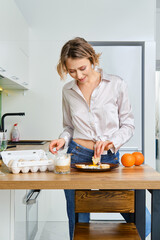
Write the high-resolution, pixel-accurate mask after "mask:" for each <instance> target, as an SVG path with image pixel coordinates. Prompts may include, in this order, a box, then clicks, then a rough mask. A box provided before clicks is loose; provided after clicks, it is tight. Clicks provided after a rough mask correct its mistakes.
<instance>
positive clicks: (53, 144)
mask: <svg viewBox="0 0 160 240" xmlns="http://www.w3.org/2000/svg"><path fill="white" fill-rule="evenodd" d="M64 144H65V140H64V138H59V139H55V140H52V141H51V143H50V145H49V151H50V152H51V153H53V154H56V153H57V152H58V151H59V149H60V148H61V147H63V146H64ZM54 148H56V151H54V150H53V149H54Z"/></svg>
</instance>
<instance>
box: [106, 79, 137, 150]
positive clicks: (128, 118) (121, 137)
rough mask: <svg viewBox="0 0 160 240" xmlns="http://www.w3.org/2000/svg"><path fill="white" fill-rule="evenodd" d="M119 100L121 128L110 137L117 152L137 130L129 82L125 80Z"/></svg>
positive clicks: (120, 89)
mask: <svg viewBox="0 0 160 240" xmlns="http://www.w3.org/2000/svg"><path fill="white" fill-rule="evenodd" d="M117 102H118V116H119V130H117V131H116V132H114V134H113V135H112V136H111V138H110V139H109V140H110V141H112V142H113V144H114V151H115V152H117V151H118V149H119V148H120V147H121V146H122V145H123V144H125V143H126V142H128V140H129V139H130V138H131V137H132V136H133V134H134V130H135V126H134V116H133V113H132V108H131V105H130V102H129V97H128V90H127V84H126V83H125V82H124V81H123V80H122V81H121V85H120V88H119V94H118V100H117Z"/></svg>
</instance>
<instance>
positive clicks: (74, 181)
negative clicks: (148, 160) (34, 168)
mask: <svg viewBox="0 0 160 240" xmlns="http://www.w3.org/2000/svg"><path fill="white" fill-rule="evenodd" d="M0 170H1V171H2V172H3V173H4V175H0V189H116V190H122V189H135V193H136V206H135V207H136V213H135V223H136V226H137V229H138V231H139V234H140V236H141V238H142V239H145V190H146V189H147V190H149V192H150V193H151V215H152V226H151V227H152V233H151V238H152V240H157V239H159V238H160V228H159V227H158V225H159V222H160V174H159V173H158V172H156V171H155V170H154V169H153V168H151V167H149V166H147V165H142V166H134V167H130V168H126V167H122V166H120V167H118V168H116V169H114V170H113V171H110V172H99V173H98V172H95V173H93V172H92V173H91V172H80V171H77V170H75V169H72V171H71V173H70V174H66V175H58V174H54V173H53V172H44V173H40V172H38V173H27V174H22V173H20V174H11V173H9V171H8V169H7V168H6V167H5V166H2V167H1V169H0Z"/></svg>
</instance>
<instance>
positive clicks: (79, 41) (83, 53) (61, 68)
mask: <svg viewBox="0 0 160 240" xmlns="http://www.w3.org/2000/svg"><path fill="white" fill-rule="evenodd" d="M100 55H101V53H96V52H95V50H94V49H93V47H92V46H91V45H90V44H89V43H88V42H87V41H86V40H85V39H84V38H80V37H76V38H74V39H72V40H69V41H68V42H66V43H65V44H64V46H63V47H62V50H61V54H60V59H59V62H58V65H57V72H58V74H59V75H60V77H61V79H63V80H64V79H65V77H66V75H67V73H68V70H67V67H66V60H67V59H68V58H73V59H74V58H87V59H88V60H89V61H90V62H91V64H92V65H93V67H95V66H96V65H99V57H100Z"/></svg>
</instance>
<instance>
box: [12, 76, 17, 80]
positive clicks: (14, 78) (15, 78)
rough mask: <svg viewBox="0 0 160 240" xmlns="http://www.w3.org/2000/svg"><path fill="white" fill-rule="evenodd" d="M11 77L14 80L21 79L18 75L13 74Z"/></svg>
mask: <svg viewBox="0 0 160 240" xmlns="http://www.w3.org/2000/svg"><path fill="white" fill-rule="evenodd" d="M11 78H12V79H13V80H19V78H18V77H16V76H12V77H11Z"/></svg>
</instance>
